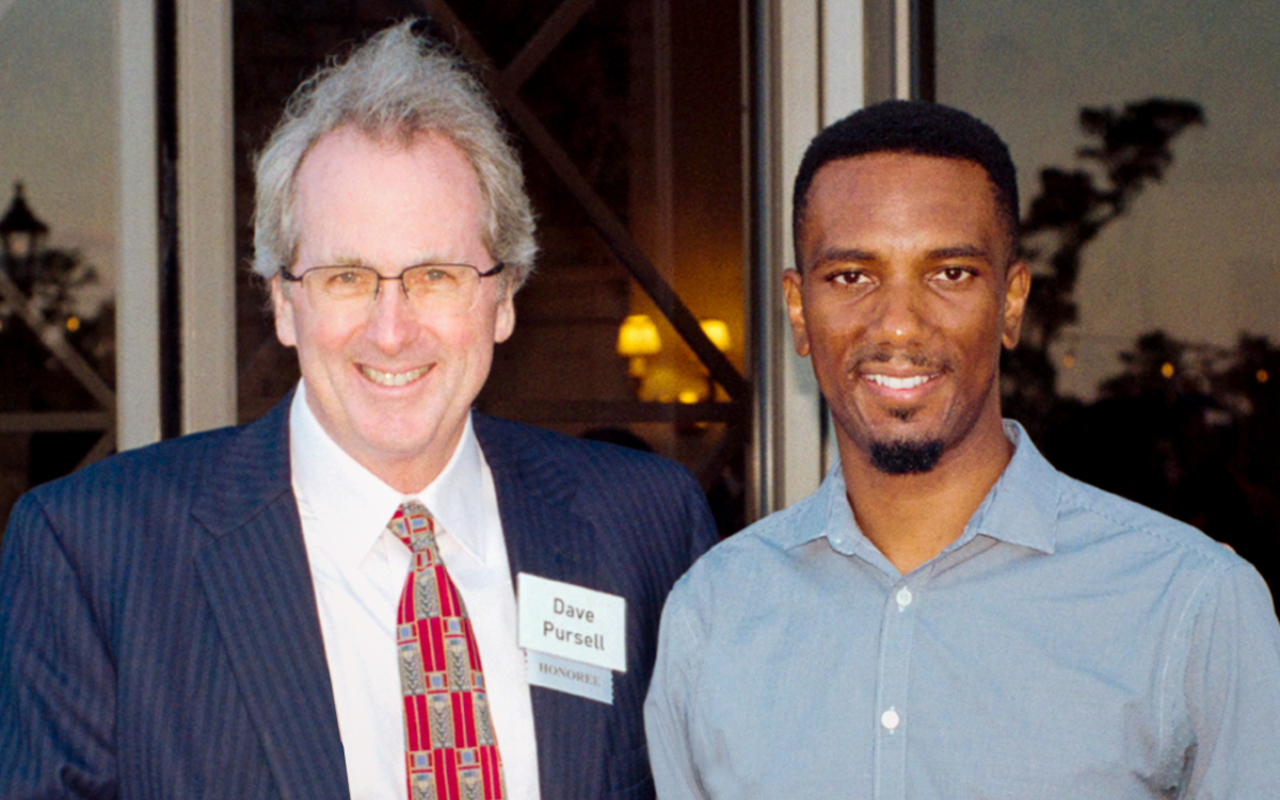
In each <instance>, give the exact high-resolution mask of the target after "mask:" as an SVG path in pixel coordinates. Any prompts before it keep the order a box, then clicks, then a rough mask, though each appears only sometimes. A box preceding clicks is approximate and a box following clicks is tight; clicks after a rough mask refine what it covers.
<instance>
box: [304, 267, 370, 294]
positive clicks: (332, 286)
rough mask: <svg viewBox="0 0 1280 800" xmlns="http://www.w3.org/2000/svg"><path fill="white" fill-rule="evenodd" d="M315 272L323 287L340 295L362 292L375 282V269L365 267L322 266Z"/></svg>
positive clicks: (331, 292)
mask: <svg viewBox="0 0 1280 800" xmlns="http://www.w3.org/2000/svg"><path fill="white" fill-rule="evenodd" d="M313 272H315V274H316V278H317V279H318V280H317V283H319V285H320V287H321V288H322V289H324V290H325V291H326V292H328V293H329V294H333V295H338V296H340V297H346V296H350V295H355V294H360V293H361V292H364V291H366V290H368V289H369V287H370V285H371V284H372V283H373V270H370V269H367V268H365V267H321V268H319V269H316V270H313Z"/></svg>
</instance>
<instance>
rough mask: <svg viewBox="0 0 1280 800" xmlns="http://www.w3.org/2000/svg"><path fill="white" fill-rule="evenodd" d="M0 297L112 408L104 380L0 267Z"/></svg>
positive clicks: (96, 397)
mask: <svg viewBox="0 0 1280 800" xmlns="http://www.w3.org/2000/svg"><path fill="white" fill-rule="evenodd" d="M0 298H3V299H4V301H5V302H6V303H8V304H9V305H10V306H12V307H13V308H15V309H17V311H18V316H20V317H21V318H22V321H23V322H25V323H26V324H27V327H29V328H30V329H31V330H32V332H33V333H35V335H36V336H37V337H39V339H40V341H41V342H43V343H44V346H45V347H47V348H48V349H49V352H51V353H53V355H54V357H55V358H57V359H58V360H59V361H61V362H62V366H64V367H66V368H67V371H68V372H70V373H71V375H72V377H74V378H75V379H76V380H77V381H79V382H80V385H81V386H83V387H84V388H85V389H86V390H87V391H88V392H89V394H90V395H92V396H93V399H94V400H97V401H98V402H99V403H100V404H101V405H102V407H103V408H105V409H106V410H108V411H114V410H115V407H116V394H115V392H114V391H112V389H111V387H110V386H108V385H107V382H106V381H104V380H103V379H102V376H101V375H99V374H98V373H97V371H96V370H95V369H94V368H93V367H91V366H90V365H89V362H88V361H85V360H84V356H82V355H80V353H79V352H77V351H76V349H75V348H74V347H72V346H71V345H70V344H69V343H68V342H67V339H66V337H65V336H63V335H62V329H61V328H59V327H58V326H56V325H50V324H49V323H48V322H46V321H45V319H44V316H43V315H42V314H41V313H40V311H39V310H38V309H36V307H35V306H34V305H32V304H31V300H30V299H29V298H28V297H27V295H26V294H25V293H24V292H23V291H22V289H20V288H18V284H16V283H14V282H13V279H11V278H10V277H9V275H8V273H6V272H5V271H4V270H2V269H0Z"/></svg>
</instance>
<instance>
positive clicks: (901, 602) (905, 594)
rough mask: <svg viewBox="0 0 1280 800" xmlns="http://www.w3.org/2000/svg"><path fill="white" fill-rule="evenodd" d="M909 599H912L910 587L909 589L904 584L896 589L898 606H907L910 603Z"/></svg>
mask: <svg viewBox="0 0 1280 800" xmlns="http://www.w3.org/2000/svg"><path fill="white" fill-rule="evenodd" d="M911 599H912V598H911V589H909V588H908V587H906V586H903V587H902V588H901V589H899V590H898V597H897V600H898V608H906V607H907V606H909V605H911Z"/></svg>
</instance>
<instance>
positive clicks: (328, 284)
mask: <svg viewBox="0 0 1280 800" xmlns="http://www.w3.org/2000/svg"><path fill="white" fill-rule="evenodd" d="M505 267H506V264H503V263H502V262H498V263H497V264H495V265H494V266H493V267H491V268H490V269H488V270H486V271H484V272H481V271H480V268H479V267H473V266H471V265H470V264H417V265H415V266H412V267H409V268H408V269H406V270H404V271H403V272H401V273H400V274H399V275H392V276H387V275H382V274H381V273H379V272H378V271H377V270H376V269H374V268H373V267H357V266H349V267H310V268H308V269H306V270H303V272H302V274H301V275H294V274H293V273H291V272H289V269H288V267H281V268H280V277H282V278H284V279H285V280H286V281H290V282H291V283H301V284H302V286H303V288H304V289H306V291H307V296H308V298H309V299H310V300H311V302H312V303H313V304H315V305H316V306H318V307H325V306H327V307H332V308H342V309H355V308H360V307H363V306H369V305H372V304H373V302H374V301H375V300H377V299H378V292H379V291H381V289H382V282H383V281H399V282H400V290H401V291H403V292H404V296H405V298H406V299H407V300H408V301H409V303H410V304H411V305H412V306H413V307H414V309H415V310H418V311H427V312H433V313H466V312H468V311H470V310H471V309H472V308H473V307H474V306H475V301H476V297H477V296H478V294H479V293H478V292H477V289H478V288H479V287H480V279H481V278H491V277H493V276H494V275H497V274H498V273H500V272H502V270H503V269H504V268H505Z"/></svg>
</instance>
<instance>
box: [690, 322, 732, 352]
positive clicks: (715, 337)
mask: <svg viewBox="0 0 1280 800" xmlns="http://www.w3.org/2000/svg"><path fill="white" fill-rule="evenodd" d="M698 324H699V325H701V326H702V332H703V333H705V334H706V335H707V338H708V339H710V340H711V343H712V344H714V345H715V346H716V349H717V350H719V351H720V352H721V353H724V352H727V351H728V350H729V347H730V345H731V344H732V340H731V339H730V338H729V326H728V325H726V324H724V320H722V319H704V320H702V321H701V322H699V323H698Z"/></svg>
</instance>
